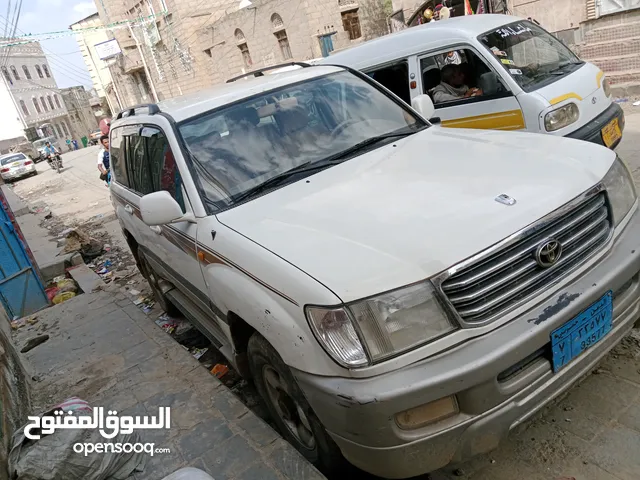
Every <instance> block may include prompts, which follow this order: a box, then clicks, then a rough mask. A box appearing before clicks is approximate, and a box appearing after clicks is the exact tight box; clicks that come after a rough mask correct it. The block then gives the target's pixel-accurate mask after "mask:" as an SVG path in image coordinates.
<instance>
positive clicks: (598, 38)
mask: <svg viewBox="0 0 640 480" xmlns="http://www.w3.org/2000/svg"><path fill="white" fill-rule="evenodd" d="M632 37H640V22H630V23H622V24H620V25H611V26H607V27H600V28H594V29H593V30H590V31H588V32H587V33H586V34H585V37H584V38H585V41H586V43H587V44H593V43H600V42H611V41H614V40H621V39H623V38H632Z"/></svg>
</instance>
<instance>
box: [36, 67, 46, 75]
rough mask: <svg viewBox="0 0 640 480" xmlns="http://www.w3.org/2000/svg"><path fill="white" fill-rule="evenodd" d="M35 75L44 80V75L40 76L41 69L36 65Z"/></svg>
mask: <svg viewBox="0 0 640 480" xmlns="http://www.w3.org/2000/svg"><path fill="white" fill-rule="evenodd" d="M36 73H37V74H38V76H39V77H40V78H44V75H42V69H41V68H40V65H36Z"/></svg>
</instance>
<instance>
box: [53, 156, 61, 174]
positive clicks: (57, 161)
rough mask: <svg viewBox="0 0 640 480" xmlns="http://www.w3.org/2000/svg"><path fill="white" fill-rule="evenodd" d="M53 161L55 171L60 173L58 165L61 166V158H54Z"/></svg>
mask: <svg viewBox="0 0 640 480" xmlns="http://www.w3.org/2000/svg"><path fill="white" fill-rule="evenodd" d="M55 162H56V171H57V172H58V173H60V167H61V165H60V164H61V163H62V160H60V159H56V160H55Z"/></svg>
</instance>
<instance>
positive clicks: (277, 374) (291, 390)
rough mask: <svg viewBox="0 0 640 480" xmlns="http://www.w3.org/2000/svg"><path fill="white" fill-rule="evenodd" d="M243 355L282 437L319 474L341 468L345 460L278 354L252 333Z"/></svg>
mask: <svg viewBox="0 0 640 480" xmlns="http://www.w3.org/2000/svg"><path fill="white" fill-rule="evenodd" d="M247 353H248V357H249V368H250V370H251V376H252V378H253V380H254V382H255V384H256V388H257V390H258V392H259V393H260V396H261V397H262V398H263V399H264V401H265V402H266V404H267V408H268V409H269V413H270V414H271V417H272V418H273V420H274V422H275V424H276V425H277V426H278V429H279V430H280V433H281V434H282V436H283V437H284V438H285V439H287V441H288V442H289V443H291V444H292V445H293V446H294V447H296V449H298V451H299V452H300V453H302V454H303V455H304V456H305V457H306V458H307V460H309V461H310V462H311V463H313V464H314V465H315V466H316V467H318V468H320V469H321V470H322V471H323V473H330V472H334V471H338V470H339V469H340V468H341V467H343V466H344V465H345V460H344V457H343V456H342V453H340V449H339V448H338V446H337V445H336V444H335V442H334V441H333V440H332V439H331V437H330V436H329V434H328V433H327V431H326V430H325V428H324V427H323V426H322V424H321V423H320V420H318V417H316V415H315V413H314V412H313V410H312V409H311V406H310V405H309V403H308V402H307V399H306V398H305V397H304V394H303V393H302V390H300V387H299V386H298V384H297V382H296V380H295V378H293V374H292V373H291V370H289V367H288V366H287V365H286V364H285V363H284V361H283V360H282V358H280V355H278V352H276V350H275V349H274V348H273V347H272V346H271V345H270V344H269V342H267V340H266V339H265V338H264V337H263V336H262V335H260V334H258V333H254V334H253V335H252V336H251V338H250V339H249V345H248V346H247Z"/></svg>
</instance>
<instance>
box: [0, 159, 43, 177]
mask: <svg viewBox="0 0 640 480" xmlns="http://www.w3.org/2000/svg"><path fill="white" fill-rule="evenodd" d="M37 174H38V170H36V166H35V164H34V162H33V160H32V159H31V158H29V157H28V156H26V155H25V154H24V153H22V152H19V153H9V154H7V155H0V175H1V176H2V180H4V181H5V182H7V183H9V182H13V181H15V180H19V179H20V178H24V177H28V176H31V175H37Z"/></svg>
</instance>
